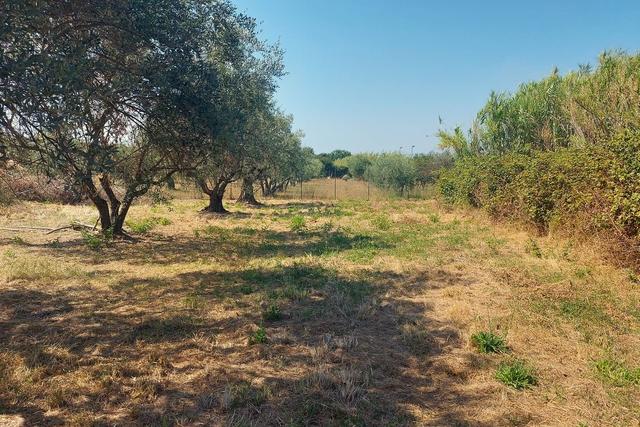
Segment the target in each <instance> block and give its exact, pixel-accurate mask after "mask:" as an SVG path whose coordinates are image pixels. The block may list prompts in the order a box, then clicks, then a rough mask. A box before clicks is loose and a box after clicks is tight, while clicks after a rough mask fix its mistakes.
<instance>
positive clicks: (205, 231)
mask: <svg viewBox="0 0 640 427" xmlns="http://www.w3.org/2000/svg"><path fill="white" fill-rule="evenodd" d="M193 235H194V236H195V237H200V236H205V237H208V238H213V237H220V238H227V237H229V236H230V235H231V231H230V230H229V229H226V228H222V227H219V226H217V225H207V226H206V227H203V228H196V229H195V230H193Z"/></svg>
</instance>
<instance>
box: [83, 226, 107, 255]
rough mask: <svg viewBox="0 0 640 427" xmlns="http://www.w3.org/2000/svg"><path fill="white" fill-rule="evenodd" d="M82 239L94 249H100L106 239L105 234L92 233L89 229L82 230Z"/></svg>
mask: <svg viewBox="0 0 640 427" xmlns="http://www.w3.org/2000/svg"><path fill="white" fill-rule="evenodd" d="M82 240H83V241H84V244H85V245H87V246H88V247H89V248H90V249H92V250H94V251H97V250H100V248H102V246H103V245H104V244H105V239H104V237H103V236H100V235H98V234H94V233H91V232H89V231H82Z"/></svg>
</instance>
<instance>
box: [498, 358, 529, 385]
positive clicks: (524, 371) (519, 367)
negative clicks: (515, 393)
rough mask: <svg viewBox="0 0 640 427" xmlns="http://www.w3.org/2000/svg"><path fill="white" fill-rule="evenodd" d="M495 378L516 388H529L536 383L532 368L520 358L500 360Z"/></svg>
mask: <svg viewBox="0 0 640 427" xmlns="http://www.w3.org/2000/svg"><path fill="white" fill-rule="evenodd" d="M496 379H497V380H498V381H500V382H501V383H503V384H505V385H508V386H509V387H513V388H515V389H516V390H522V389H525V388H531V387H532V386H534V385H536V384H537V383H538V380H537V378H536V376H535V372H534V370H533V368H531V367H530V366H528V365H527V364H526V363H525V362H524V361H522V360H512V361H507V362H502V363H501V364H500V366H498V370H497V372H496Z"/></svg>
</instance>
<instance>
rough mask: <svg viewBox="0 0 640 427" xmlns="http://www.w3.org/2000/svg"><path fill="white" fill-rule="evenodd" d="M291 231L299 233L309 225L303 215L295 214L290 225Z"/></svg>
mask: <svg viewBox="0 0 640 427" xmlns="http://www.w3.org/2000/svg"><path fill="white" fill-rule="evenodd" d="M289 227H290V229H291V231H293V232H296V233H299V232H301V231H303V230H304V229H305V228H306V227H307V225H306V221H305V219H304V217H303V216H302V215H294V216H293V217H291V224H290V225H289Z"/></svg>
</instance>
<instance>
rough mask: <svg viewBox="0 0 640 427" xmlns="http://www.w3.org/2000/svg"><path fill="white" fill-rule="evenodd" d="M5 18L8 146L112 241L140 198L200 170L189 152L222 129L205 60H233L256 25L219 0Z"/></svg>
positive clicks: (33, 0) (1, 67) (114, 5)
mask: <svg viewBox="0 0 640 427" xmlns="http://www.w3.org/2000/svg"><path fill="white" fill-rule="evenodd" d="M0 16H2V25H0V46H1V47H2V55H0V130H1V131H2V133H4V134H6V135H7V138H4V140H5V144H6V146H7V149H8V150H11V153H12V155H14V156H15V159H16V160H17V161H18V162H22V163H25V164H29V165H30V166H32V167H33V168H36V169H38V170H40V171H42V172H45V173H47V174H55V175H57V176H61V177H63V178H64V179H65V180H66V181H68V182H69V183H72V184H73V185H75V186H77V187H79V188H80V189H81V191H82V192H83V193H84V194H85V195H86V197H87V198H89V199H90V200H91V201H92V202H93V204H94V205H95V207H96V208H97V210H98V213H99V217H100V224H101V227H102V230H103V231H107V230H111V231H112V232H113V233H114V234H122V233H123V229H122V228H123V224H124V220H125V217H126V215H127V212H128V210H129V207H130V206H131V204H132V203H133V201H134V200H135V199H136V198H138V197H140V196H142V195H143V194H145V193H146V192H147V191H148V190H149V189H150V188H151V187H153V186H154V185H159V184H161V183H163V182H165V181H166V180H167V179H168V178H169V177H171V175H172V174H174V173H175V172H176V171H179V170H181V169H183V168H184V167H185V165H188V167H193V166H194V162H193V159H194V158H197V156H195V155H193V153H191V151H192V150H195V149H196V148H197V147H198V146H199V145H201V141H202V140H203V139H204V136H208V137H210V136H211V135H212V134H214V133H215V130H217V129H220V127H221V126H220V120H221V119H220V111H219V108H218V106H217V104H216V103H215V102H212V100H215V99H216V98H217V97H220V96H221V95H222V94H221V92H220V90H221V86H220V84H219V79H218V76H217V74H218V70H217V69H215V68H213V67H211V66H210V62H209V61H208V60H206V59H207V57H206V55H207V54H208V53H209V52H211V51H212V50H215V51H216V55H217V57H218V59H219V60H220V61H221V62H222V61H223V60H224V61H231V60H233V55H235V54H237V50H238V49H237V45H238V44H239V43H241V38H240V37H238V36H235V35H234V32H235V31H234V30H235V29H236V28H239V27H250V26H251V25H252V21H251V20H250V19H248V18H246V17H244V16H243V15H240V14H238V13H236V11H235V9H234V8H233V7H232V6H231V5H230V4H229V3H228V2H226V1H214V0H205V1H199V0H150V1H144V2H141V1H133V0H129V1H127V0H70V1H66V2H58V1H43V0H23V1H19V2H3V3H2V5H1V6H0ZM225 89H226V90H228V88H225ZM205 94H206V96H203V95H205ZM189 154H191V155H189ZM185 160H189V161H188V162H185Z"/></svg>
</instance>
